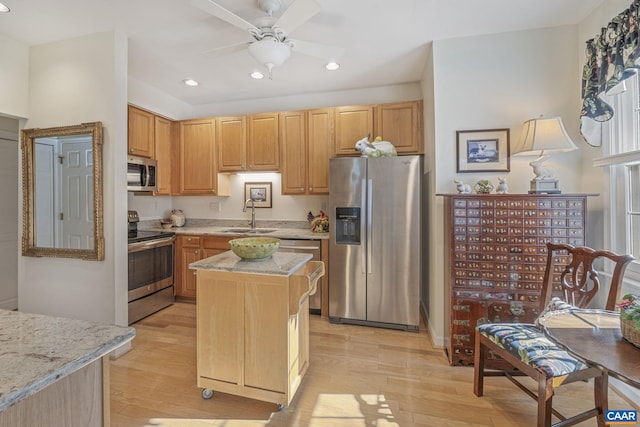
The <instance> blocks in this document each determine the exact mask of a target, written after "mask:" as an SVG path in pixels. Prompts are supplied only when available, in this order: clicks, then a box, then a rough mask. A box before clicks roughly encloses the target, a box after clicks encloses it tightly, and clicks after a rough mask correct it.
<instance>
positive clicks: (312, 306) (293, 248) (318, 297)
mask: <svg viewBox="0 0 640 427" xmlns="http://www.w3.org/2000/svg"><path fill="white" fill-rule="evenodd" d="M278 251H280V252H296V253H302V254H311V255H312V256H313V258H311V259H312V260H313V261H322V251H321V245H320V240H284V239H283V240H280V248H279V249H278ZM317 286H318V290H317V291H316V293H315V294H313V295H311V296H310V297H309V312H310V313H313V314H320V309H321V308H322V279H320V280H318V285H317Z"/></svg>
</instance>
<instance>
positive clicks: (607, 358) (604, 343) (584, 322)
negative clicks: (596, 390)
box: [539, 309, 640, 388]
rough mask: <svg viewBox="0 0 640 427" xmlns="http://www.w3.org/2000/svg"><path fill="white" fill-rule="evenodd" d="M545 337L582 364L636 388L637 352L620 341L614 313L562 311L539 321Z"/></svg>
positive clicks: (638, 381)
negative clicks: (598, 369) (595, 368)
mask: <svg viewBox="0 0 640 427" xmlns="http://www.w3.org/2000/svg"><path fill="white" fill-rule="evenodd" d="M539 321H540V325H541V326H542V327H543V329H544V331H545V334H546V335H547V336H548V337H549V339H551V340H552V341H554V342H556V343H557V344H558V345H559V346H560V347H562V348H564V349H565V350H566V351H568V352H569V353H571V354H572V355H573V356H574V357H576V358H577V359H579V360H581V361H583V362H584V363H586V364H590V365H595V366H598V367H600V368H601V369H603V370H604V371H606V372H607V373H608V374H609V375H611V376H613V377H615V378H618V379H619V380H621V381H624V382H625V383H627V384H629V385H631V386H633V387H637V388H640V348H637V347H635V346H634V345H633V344H631V343H629V342H628V341H626V340H625V339H624V338H622V333H621V332H620V317H619V314H618V313H615V312H612V311H605V310H589V309H586V310H581V309H573V310H562V311H558V312H551V313H549V314H547V315H545V316H543V317H541V318H540V319H539Z"/></svg>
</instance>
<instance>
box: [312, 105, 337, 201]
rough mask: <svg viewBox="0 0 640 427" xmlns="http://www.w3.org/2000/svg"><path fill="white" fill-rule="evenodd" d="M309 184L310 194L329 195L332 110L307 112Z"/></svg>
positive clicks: (332, 132)
mask: <svg viewBox="0 0 640 427" xmlns="http://www.w3.org/2000/svg"><path fill="white" fill-rule="evenodd" d="M307 128H308V129H307V138H308V141H307V184H308V192H309V194H329V158H330V157H331V147H332V146H333V138H334V129H333V111H332V109H331V108H324V109H318V110H310V111H308V112H307Z"/></svg>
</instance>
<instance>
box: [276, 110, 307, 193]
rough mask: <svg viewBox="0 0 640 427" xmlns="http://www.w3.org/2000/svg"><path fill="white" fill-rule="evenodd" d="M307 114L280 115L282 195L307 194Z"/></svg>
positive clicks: (292, 112)
mask: <svg viewBox="0 0 640 427" xmlns="http://www.w3.org/2000/svg"><path fill="white" fill-rule="evenodd" d="M306 117H307V114H306V112H304V111H285V112H282V113H280V144H281V145H282V147H281V149H282V184H281V187H282V188H281V191H282V194H306V192H307V125H306Z"/></svg>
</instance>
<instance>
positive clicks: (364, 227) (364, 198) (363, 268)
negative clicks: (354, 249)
mask: <svg viewBox="0 0 640 427" xmlns="http://www.w3.org/2000/svg"><path fill="white" fill-rule="evenodd" d="M361 186H362V188H361V189H360V190H361V191H360V194H361V195H362V196H361V198H362V200H361V201H360V206H362V212H360V235H361V236H364V235H365V233H366V232H367V227H368V225H367V221H366V219H367V218H368V214H367V180H365V179H363V180H362V182H361ZM366 244H367V242H365V245H366ZM365 247H366V246H365ZM360 253H361V254H362V264H361V272H362V274H367V270H366V268H367V267H366V265H367V253H366V252H365V251H364V250H362V251H360Z"/></svg>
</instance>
